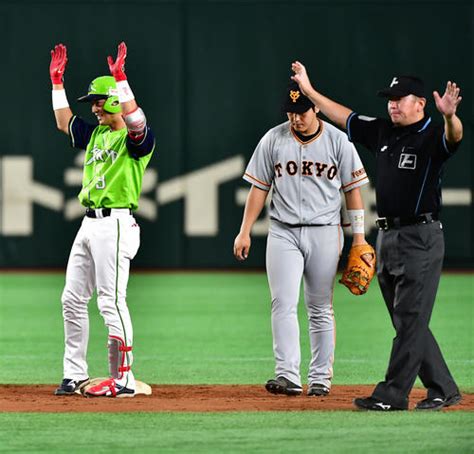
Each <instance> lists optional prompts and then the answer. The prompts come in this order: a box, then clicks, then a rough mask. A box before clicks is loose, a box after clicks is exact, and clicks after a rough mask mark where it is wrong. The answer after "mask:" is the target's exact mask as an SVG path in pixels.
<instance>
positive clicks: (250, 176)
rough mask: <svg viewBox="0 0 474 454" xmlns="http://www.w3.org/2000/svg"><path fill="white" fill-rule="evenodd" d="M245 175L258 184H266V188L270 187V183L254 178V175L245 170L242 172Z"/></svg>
mask: <svg viewBox="0 0 474 454" xmlns="http://www.w3.org/2000/svg"><path fill="white" fill-rule="evenodd" d="M244 175H245V176H247V177H249V178H251V179H252V180H255V181H256V182H257V183H260V184H263V185H264V186H266V187H267V188H270V187H271V186H272V185H271V184H268V183H264V182H263V181H260V180H259V179H258V178H255V177H254V176H252V175H250V174H248V173H247V172H245V174H244Z"/></svg>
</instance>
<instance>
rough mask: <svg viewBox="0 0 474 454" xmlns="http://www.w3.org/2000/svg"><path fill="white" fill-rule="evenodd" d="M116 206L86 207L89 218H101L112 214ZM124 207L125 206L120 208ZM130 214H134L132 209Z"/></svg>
mask: <svg viewBox="0 0 474 454" xmlns="http://www.w3.org/2000/svg"><path fill="white" fill-rule="evenodd" d="M113 209H114V208H96V209H95V210H94V209H93V208H87V209H86V216H87V217H88V218H95V219H100V218H106V217H107V216H110V215H111V214H112V210H113ZM119 209H123V208H119ZM128 211H129V213H130V214H132V210H128Z"/></svg>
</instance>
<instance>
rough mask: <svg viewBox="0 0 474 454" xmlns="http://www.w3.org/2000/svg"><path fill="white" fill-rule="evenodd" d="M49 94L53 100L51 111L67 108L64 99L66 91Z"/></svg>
mask: <svg viewBox="0 0 474 454" xmlns="http://www.w3.org/2000/svg"><path fill="white" fill-rule="evenodd" d="M51 94H52V99H53V110H59V109H65V108H66V107H69V103H68V102H67V97H66V90H64V89H62V90H53V91H52V92H51Z"/></svg>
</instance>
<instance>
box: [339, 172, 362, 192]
mask: <svg viewBox="0 0 474 454" xmlns="http://www.w3.org/2000/svg"><path fill="white" fill-rule="evenodd" d="M368 179H369V177H368V176H367V175H366V176H365V177H363V178H359V179H358V180H355V181H352V182H351V183H348V184H346V185H345V186H343V187H342V189H346V188H348V187H349V186H352V185H353V184H357V183H359V182H361V181H364V180H368Z"/></svg>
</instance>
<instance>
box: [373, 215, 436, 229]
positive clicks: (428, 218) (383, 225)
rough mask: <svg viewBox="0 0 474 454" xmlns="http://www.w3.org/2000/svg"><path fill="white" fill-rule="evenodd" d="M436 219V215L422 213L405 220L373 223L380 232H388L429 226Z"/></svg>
mask: <svg viewBox="0 0 474 454" xmlns="http://www.w3.org/2000/svg"><path fill="white" fill-rule="evenodd" d="M438 219H439V218H438V215H437V214H435V213H424V214H420V215H419V216H412V217H407V218H378V219H377V220H376V221H375V223H376V224H377V226H378V228H379V229H380V230H389V229H398V228H400V227H405V226H407V225H417V224H430V223H431V222H435V221H437V220H438Z"/></svg>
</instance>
